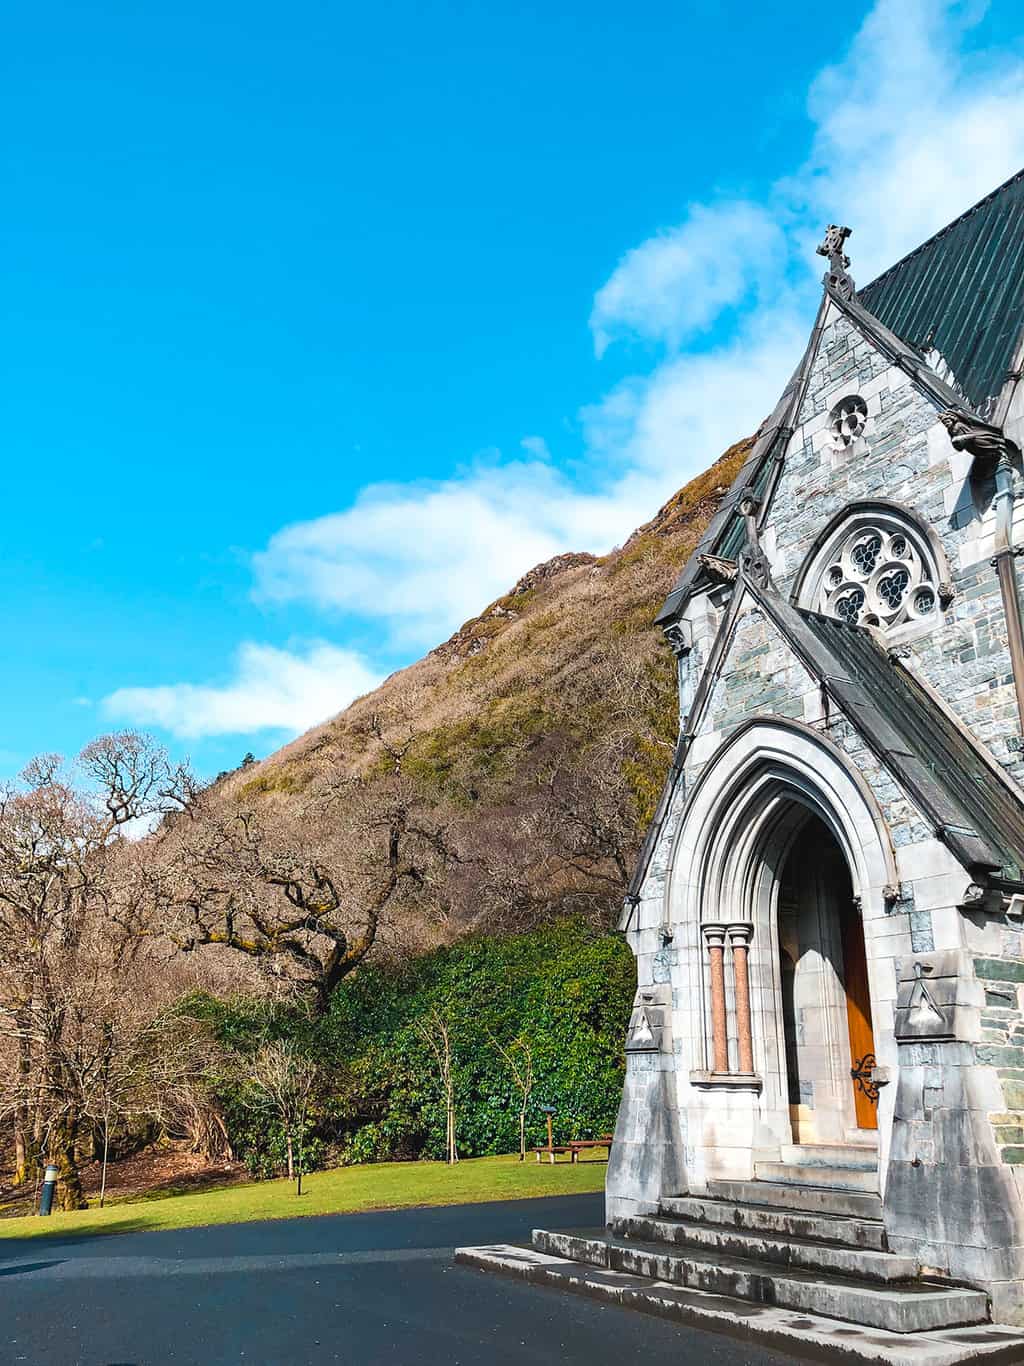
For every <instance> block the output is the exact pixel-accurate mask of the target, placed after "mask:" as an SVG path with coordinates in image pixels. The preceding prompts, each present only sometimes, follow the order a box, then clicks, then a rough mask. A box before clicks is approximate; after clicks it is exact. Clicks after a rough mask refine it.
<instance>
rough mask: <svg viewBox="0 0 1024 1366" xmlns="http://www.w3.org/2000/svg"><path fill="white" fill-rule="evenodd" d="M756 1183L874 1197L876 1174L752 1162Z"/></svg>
mask: <svg viewBox="0 0 1024 1366" xmlns="http://www.w3.org/2000/svg"><path fill="white" fill-rule="evenodd" d="M754 1176H755V1178H756V1179H757V1180H758V1181H775V1182H781V1183H782V1184H783V1185H787V1186H824V1187H825V1188H826V1189H827V1190H844V1191H861V1192H863V1193H864V1194H865V1195H869V1194H875V1195H877V1194H878V1172H877V1170H871V1171H862V1170H861V1169H859V1168H856V1167H815V1166H797V1164H796V1163H793V1162H755V1164H754Z"/></svg>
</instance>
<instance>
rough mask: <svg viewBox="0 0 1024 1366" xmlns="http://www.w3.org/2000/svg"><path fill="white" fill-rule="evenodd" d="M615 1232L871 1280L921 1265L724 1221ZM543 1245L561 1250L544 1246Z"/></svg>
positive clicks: (652, 1222) (908, 1275)
mask: <svg viewBox="0 0 1024 1366" xmlns="http://www.w3.org/2000/svg"><path fill="white" fill-rule="evenodd" d="M613 1231H614V1232H615V1234H616V1235H617V1236H619V1237H623V1238H638V1239H641V1240H643V1241H646V1242H653V1243H669V1244H671V1245H673V1246H676V1247H679V1246H684V1247H693V1248H700V1249H702V1250H703V1251H706V1252H724V1253H725V1254H726V1255H728V1256H732V1257H749V1258H751V1260H753V1261H764V1262H770V1263H771V1264H772V1265H773V1266H791V1267H800V1268H801V1269H803V1270H807V1271H823V1272H827V1273H829V1274H832V1275H837V1276H852V1277H855V1278H860V1279H863V1280H868V1281H882V1282H888V1281H909V1280H913V1278H914V1277H915V1276H917V1275H918V1274H919V1272H920V1270H921V1268H920V1266H919V1264H918V1263H917V1261H916V1260H915V1259H914V1258H913V1257H898V1256H894V1255H893V1254H892V1253H891V1252H877V1251H871V1250H870V1249H868V1248H865V1247H841V1246H837V1245H836V1244H834V1243H818V1242H814V1241H812V1240H810V1239H804V1238H794V1237H790V1236H788V1235H787V1236H782V1237H779V1236H772V1235H771V1234H768V1233H764V1232H754V1233H751V1232H745V1231H744V1230H742V1229H736V1228H725V1227H723V1226H722V1225H719V1224H705V1223H695V1222H692V1221H686V1220H681V1219H649V1218H630V1219H621V1220H617V1221H616V1223H615V1224H614V1226H613ZM535 1246H542V1245H539V1244H535ZM542 1250H543V1251H554V1250H555V1249H554V1248H544V1247H543V1246H542Z"/></svg>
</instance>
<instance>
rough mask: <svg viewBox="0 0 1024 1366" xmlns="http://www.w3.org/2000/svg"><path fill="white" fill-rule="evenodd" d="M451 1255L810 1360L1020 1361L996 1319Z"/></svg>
mask: <svg viewBox="0 0 1024 1366" xmlns="http://www.w3.org/2000/svg"><path fill="white" fill-rule="evenodd" d="M455 1260H456V1262H458V1263H460V1264H461V1265H463V1266H471V1267H476V1268H477V1269H478V1270H481V1271H489V1272H496V1273H499V1274H502V1275H506V1276H515V1277H517V1278H519V1279H521V1280H526V1281H530V1282H531V1283H533V1284H535V1285H546V1286H549V1287H552V1288H555V1289H561V1290H565V1291H569V1292H571V1293H573V1294H578V1295H587V1296H589V1297H591V1298H592V1299H597V1300H602V1301H605V1302H606V1303H610V1304H617V1305H621V1306H623V1307H625V1308H631V1309H638V1310H640V1311H641V1312H643V1313H647V1314H655V1315H657V1316H658V1317H659V1318H665V1319H671V1320H673V1321H674V1322H676V1323H682V1324H686V1325H687V1326H690V1327H693V1328H700V1329H703V1330H706V1331H708V1332H716V1333H722V1334H725V1335H727V1336H729V1337H733V1338H739V1339H741V1340H743V1341H745V1342H755V1343H757V1344H759V1345H760V1346H763V1347H772V1348H776V1349H778V1350H780V1351H783V1352H788V1353H790V1354H791V1355H792V1356H799V1357H804V1358H807V1359H810V1360H813V1361H832V1362H855V1363H863V1362H868V1363H877V1366H959V1363H961V1362H972V1361H977V1362H983V1363H985V1364H986V1366H1020V1363H1021V1362H1022V1361H1024V1333H1022V1332H1021V1331H1020V1330H1018V1329H1016V1328H1013V1327H1009V1326H1007V1325H1003V1324H981V1325H978V1326H977V1327H972V1328H943V1329H934V1330H931V1331H928V1332H922V1333H891V1332H886V1331H885V1330H884V1329H878V1328H864V1327H862V1326H861V1325H859V1324H855V1323H844V1322H843V1321H842V1320H838V1319H833V1318H822V1317H820V1316H817V1315H814V1314H808V1313H804V1312H803V1311H799V1310H791V1309H778V1308H776V1307H774V1306H770V1305H762V1304H753V1303H751V1302H749V1301H747V1300H738V1299H732V1298H730V1297H728V1296H726V1295H715V1294H711V1293H709V1292H707V1291H702V1290H689V1289H684V1288H682V1287H680V1286H678V1285H673V1284H670V1283H669V1282H667V1281H656V1280H650V1279H648V1278H647V1277H644V1276H633V1275H629V1274H627V1273H625V1272H621V1271H611V1270H607V1269H605V1268H602V1267H595V1266H589V1265H587V1264H585V1263H583V1262H574V1261H570V1260H568V1259H567V1258H565V1257H556V1256H552V1255H551V1254H550V1253H545V1252H538V1251H537V1250H535V1249H534V1248H529V1247H518V1246H515V1245H513V1244H511V1243H496V1244H493V1245H492V1246H489V1247H461V1248H456V1250H455Z"/></svg>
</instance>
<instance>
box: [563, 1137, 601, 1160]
mask: <svg viewBox="0 0 1024 1366" xmlns="http://www.w3.org/2000/svg"><path fill="white" fill-rule="evenodd" d="M566 1146H567V1147H568V1149H569V1152H570V1154H571V1157H570V1160H571V1161H572V1162H575V1161H577V1160H578V1158H579V1155H580V1153H581V1152H583V1151H584V1150H585V1149H587V1148H604V1149H606V1151H607V1152H608V1154H609V1156H611V1151H612V1136H611V1134H602V1136H601V1137H600V1138H574V1139H572V1140H571V1142H569V1143H568V1144H567V1145H566Z"/></svg>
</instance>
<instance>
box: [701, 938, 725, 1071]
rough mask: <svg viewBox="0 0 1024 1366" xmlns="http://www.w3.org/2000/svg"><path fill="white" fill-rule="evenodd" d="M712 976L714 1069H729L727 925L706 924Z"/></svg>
mask: <svg viewBox="0 0 1024 1366" xmlns="http://www.w3.org/2000/svg"><path fill="white" fill-rule="evenodd" d="M703 930H704V938H705V939H706V940H707V944H708V959H709V962H710V977H711V1051H712V1071H714V1072H718V1073H727V1072H728V1071H729V1036H728V1024H727V1021H726V1014H725V926H724V925H704V926H703Z"/></svg>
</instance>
